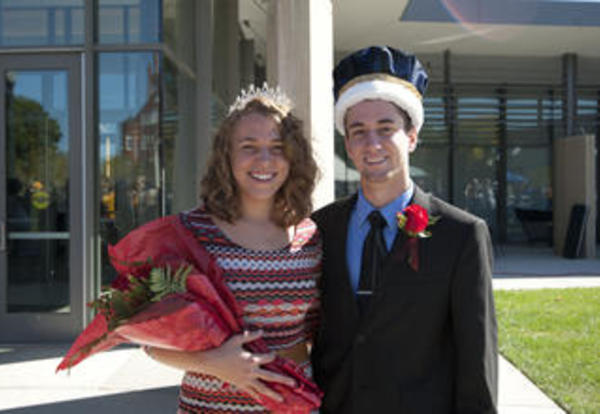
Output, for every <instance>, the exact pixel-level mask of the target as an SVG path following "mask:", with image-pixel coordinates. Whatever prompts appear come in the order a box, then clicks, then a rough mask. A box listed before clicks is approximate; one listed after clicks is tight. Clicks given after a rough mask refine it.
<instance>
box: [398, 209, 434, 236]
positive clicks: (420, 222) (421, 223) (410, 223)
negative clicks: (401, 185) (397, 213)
mask: <svg viewBox="0 0 600 414" xmlns="http://www.w3.org/2000/svg"><path fill="white" fill-rule="evenodd" d="M404 214H405V215H406V224H405V225H404V228H405V230H406V231H407V232H410V233H416V234H418V233H421V232H422V231H424V230H425V229H426V228H427V226H428V225H429V214H427V210H425V209H424V208H423V207H421V206H420V205H418V204H411V205H409V206H408V207H406V208H405V209H404Z"/></svg>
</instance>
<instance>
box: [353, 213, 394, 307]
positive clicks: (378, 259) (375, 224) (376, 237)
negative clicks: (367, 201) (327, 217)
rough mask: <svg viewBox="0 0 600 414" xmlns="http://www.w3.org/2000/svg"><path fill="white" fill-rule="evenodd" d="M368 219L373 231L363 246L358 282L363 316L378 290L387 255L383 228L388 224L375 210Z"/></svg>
mask: <svg viewBox="0 0 600 414" xmlns="http://www.w3.org/2000/svg"><path fill="white" fill-rule="evenodd" d="M368 219H369V223H370V224H371V230H369V233H368V234H367V237H366V238H365V244H364V245H363V251H362V261H361V266H360V279H359V282H358V291H357V292H356V300H357V303H358V310H359V313H360V314H361V315H363V314H364V312H365V311H366V309H367V307H368V305H369V300H370V299H371V296H372V294H373V292H374V291H375V289H376V288H377V283H378V282H379V279H380V273H381V266H382V263H383V260H384V259H385V256H386V255H387V249H386V247H385V240H384V239H383V228H384V227H385V226H386V224H387V223H386V221H385V219H384V218H383V216H382V215H381V213H380V212H379V211H377V210H373V211H372V212H371V214H369V217H368Z"/></svg>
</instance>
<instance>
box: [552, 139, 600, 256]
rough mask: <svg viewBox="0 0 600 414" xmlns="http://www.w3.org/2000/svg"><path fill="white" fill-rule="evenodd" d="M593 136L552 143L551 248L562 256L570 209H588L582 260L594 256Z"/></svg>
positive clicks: (594, 188) (594, 182) (594, 171)
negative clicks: (552, 242)
mask: <svg viewBox="0 0 600 414" xmlns="http://www.w3.org/2000/svg"><path fill="white" fill-rule="evenodd" d="M595 151H596V149H595V138H594V136H593V135H585V136H573V137H566V138H563V139H557V140H554V168H553V171H554V189H553V194H554V208H553V228H554V247H555V253H556V254H557V255H562V253H563V249H564V245H565V237H566V234H567V228H568V226H569V219H570V214H571V209H572V207H573V205H574V204H585V205H586V206H587V208H588V215H587V221H586V223H585V226H584V227H585V234H584V247H583V256H584V257H592V258H593V257H596V231H595V230H596V202H597V201H596V197H597V194H596V157H595Z"/></svg>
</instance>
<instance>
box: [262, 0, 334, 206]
mask: <svg viewBox="0 0 600 414" xmlns="http://www.w3.org/2000/svg"><path fill="white" fill-rule="evenodd" d="M332 70H333V10H332V3H331V0H302V1H298V0H271V2H270V3H269V15H268V21H267V80H268V82H269V84H270V85H279V86H280V87H281V89H282V90H284V91H285V92H286V93H287V94H288V95H289V96H290V98H291V99H292V100H293V101H294V104H295V113H296V114H297V115H298V116H299V117H300V118H301V119H302V120H303V121H304V125H305V133H306V135H307V136H309V137H310V138H311V142H312V146H313V151H314V153H315V157H316V159H317V163H318V165H319V168H320V170H321V179H320V181H319V182H318V183H317V187H316V189H315V192H314V193H313V203H314V206H315V208H318V207H320V206H322V205H324V204H327V203H329V202H331V201H333V199H334V180H335V178H334V140H333V124H334V121H333V92H332V90H333V79H332V75H331V73H332Z"/></svg>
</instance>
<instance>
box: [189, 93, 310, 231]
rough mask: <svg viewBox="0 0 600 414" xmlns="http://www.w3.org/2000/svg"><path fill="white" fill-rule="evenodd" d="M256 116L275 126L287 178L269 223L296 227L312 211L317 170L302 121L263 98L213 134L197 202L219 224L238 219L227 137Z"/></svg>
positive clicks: (223, 123) (231, 118)
mask: <svg viewBox="0 0 600 414" xmlns="http://www.w3.org/2000/svg"><path fill="white" fill-rule="evenodd" d="M251 113H258V114H260V115H263V116H269V117H272V118H273V119H274V120H275V122H276V123H277V125H278V126H279V133H280V135H281V139H282V141H283V147H284V154H285V158H286V159H287V161H288V162H289V164H290V168H289V174H288V177H287V179H286V180H285V182H284V183H283V185H282V186H281V188H280V189H279V190H278V191H277V193H276V194H275V201H274V203H273V209H272V213H271V218H272V220H273V221H274V222H275V223H276V224H277V225H279V226H281V227H284V228H285V227H288V226H291V225H295V224H298V223H299V222H300V221H301V220H302V219H303V218H305V217H307V216H308V215H309V214H310V213H311V211H312V200H311V195H312V192H313V189H314V187H315V180H316V178H317V174H318V170H317V164H316V162H315V160H314V157H313V153H312V148H311V145H310V141H309V140H308V139H307V138H306V137H305V136H304V133H303V132H302V121H301V120H300V119H298V118H297V117H295V116H294V115H293V114H291V112H290V111H289V110H287V109H286V108H281V107H280V106H277V105H275V104H274V103H273V102H271V101H270V100H268V99H266V98H256V99H253V100H252V101H250V102H249V103H248V104H247V105H246V106H244V107H243V108H242V109H240V110H236V111H234V112H232V113H231V114H229V115H228V116H227V118H225V120H224V121H223V122H222V123H221V125H220V127H219V129H218V130H217V132H216V134H215V136H214V139H213V143H212V153H211V156H210V158H209V160H208V166H207V171H206V173H205V174H204V176H203V178H202V180H201V183H200V185H201V191H200V199H201V201H202V203H203V205H204V208H205V210H206V211H207V212H208V213H209V214H212V215H214V216H216V217H218V218H219V219H221V220H224V221H227V222H229V223H233V222H234V221H236V220H237V219H239V218H240V216H241V205H240V195H239V191H238V188H237V183H236V181H235V178H234V176H233V171H232V169H231V149H232V142H231V141H232V140H231V136H232V134H233V130H234V128H235V126H236V124H237V122H238V121H239V120H240V119H241V118H242V117H244V116H246V115H248V114H251Z"/></svg>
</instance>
